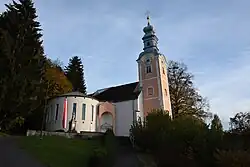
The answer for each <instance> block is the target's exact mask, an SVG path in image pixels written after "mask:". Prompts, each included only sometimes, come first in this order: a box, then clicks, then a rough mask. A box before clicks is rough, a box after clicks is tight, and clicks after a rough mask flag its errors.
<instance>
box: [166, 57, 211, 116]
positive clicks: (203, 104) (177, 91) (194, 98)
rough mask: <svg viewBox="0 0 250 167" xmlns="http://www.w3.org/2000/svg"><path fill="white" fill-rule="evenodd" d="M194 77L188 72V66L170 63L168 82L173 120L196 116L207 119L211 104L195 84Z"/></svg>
mask: <svg viewBox="0 0 250 167" xmlns="http://www.w3.org/2000/svg"><path fill="white" fill-rule="evenodd" d="M193 78H194V76H193V75H192V74H191V73H189V72H188V69H187V66H186V65H185V64H183V63H179V62H175V61H169V62H168V82H169V91H170V100H171V107H172V113H173V118H177V117H178V116H180V115H182V114H185V115H195V116H197V117H199V118H206V117H208V116H209V115H210V114H209V113H208V110H209V104H208V101H207V99H206V98H203V97H202V96H201V95H200V94H199V92H198V91H197V89H195V87H194V84H193Z"/></svg>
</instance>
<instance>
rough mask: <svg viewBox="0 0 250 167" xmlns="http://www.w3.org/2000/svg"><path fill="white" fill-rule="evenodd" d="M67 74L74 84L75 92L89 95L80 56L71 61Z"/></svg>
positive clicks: (66, 70)
mask: <svg viewBox="0 0 250 167" xmlns="http://www.w3.org/2000/svg"><path fill="white" fill-rule="evenodd" d="M65 74H66V76H67V78H68V79H69V81H70V82H71V83H72V86H73V91H79V92H81V93H83V94H85V95H86V94H87V90H86V84H85V79H84V69H83V64H82V61H81V59H80V58H79V57H78V56H74V57H72V58H71V59H70V60H69V64H68V66H67V67H66V68H65Z"/></svg>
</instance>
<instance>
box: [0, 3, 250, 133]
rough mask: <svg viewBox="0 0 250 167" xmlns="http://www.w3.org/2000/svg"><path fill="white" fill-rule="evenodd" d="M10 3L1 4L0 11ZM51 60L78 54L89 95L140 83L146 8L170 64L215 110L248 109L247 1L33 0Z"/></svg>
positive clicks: (231, 112) (249, 16)
mask: <svg viewBox="0 0 250 167" xmlns="http://www.w3.org/2000/svg"><path fill="white" fill-rule="evenodd" d="M8 2H10V0H0V11H3V10H4V9H5V7H4V4H5V3H8ZM34 2H35V6H36V8H37V13H38V20H39V21H40V23H41V26H42V29H43V40H44V43H43V44H44V49H45V53H46V55H47V56H48V57H50V58H52V59H59V60H61V61H62V62H63V64H64V65H67V63H68V60H69V58H71V57H72V56H79V57H80V58H81V59H82V60H83V63H84V70H85V79H86V84H87V89H88V92H89V93H91V92H94V91H95V90H97V89H100V88H105V87H109V86H114V85H120V84H124V83H129V82H134V81H137V80H138V77H137V75H138V74H137V63H136V59H137V58H138V55H139V53H140V52H141V51H142V48H143V44H142V39H141V38H142V36H143V31H142V29H143V27H144V26H146V24H147V21H146V15H145V13H146V11H150V17H151V23H152V25H153V26H154V27H155V29H156V34H157V37H158V38H159V45H158V47H159V49H160V52H161V53H163V54H164V55H165V56H166V57H167V59H169V60H175V61H181V62H183V63H185V64H186V65H187V66H188V70H189V71H190V72H191V73H193V74H194V76H195V86H196V87H197V88H198V89H199V91H200V93H201V95H202V96H204V97H207V98H208V100H209V103H210V110H211V112H213V113H216V114H218V115H219V116H220V118H221V119H222V122H223V125H224V128H227V127H228V121H229V117H232V116H234V114H235V113H237V112H248V111H250V10H249V8H250V1H249V0H209V1H201V0H188V1H187V0H154V1H152V0H136V1H134V0H126V1H122V0H89V1H87V0H72V1H68V0H57V1H56V0H53V1H51V0H34Z"/></svg>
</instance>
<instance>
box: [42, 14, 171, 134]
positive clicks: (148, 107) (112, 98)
mask: <svg viewBox="0 0 250 167" xmlns="http://www.w3.org/2000/svg"><path fill="white" fill-rule="evenodd" d="M147 20H148V23H147V26H146V27H144V29H143V31H144V36H143V38H142V40H143V43H144V47H143V51H142V52H141V53H140V55H139V56H138V58H137V60H136V61H137V63H138V77H139V81H136V82H133V83H128V84H124V85H119V86H113V87H109V88H104V89H100V90H97V91H96V92H94V93H92V94H89V95H84V94H82V93H80V92H71V93H67V94H63V95H60V96H57V97H54V98H51V99H50V100H49V101H48V105H47V112H46V113H47V114H46V123H45V126H46V130H47V131H58V130H64V131H68V130H69V129H72V128H73V129H74V130H75V131H77V132H78V133H81V132H86V131H90V132H105V131H106V130H107V129H113V131H114V134H115V135H117V136H129V130H130V127H131V125H132V124H133V122H135V121H137V120H138V119H139V118H140V119H141V120H144V119H145V117H146V116H147V114H148V113H150V112H151V111H152V109H160V108H161V109H164V110H166V111H167V112H169V115H170V116H172V112H171V104H170V95H169V86H168V78H167V62H166V58H165V56H164V55H163V54H161V53H160V52H159V49H158V46H157V45H158V38H157V36H156V34H155V30H154V27H153V26H152V25H151V24H150V21H149V17H147ZM70 122H71V123H70ZM70 125H71V126H70Z"/></svg>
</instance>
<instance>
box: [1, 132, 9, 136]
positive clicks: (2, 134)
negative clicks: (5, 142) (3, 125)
mask: <svg viewBox="0 0 250 167" xmlns="http://www.w3.org/2000/svg"><path fill="white" fill-rule="evenodd" d="M0 136H8V135H7V134H6V133H3V132H0Z"/></svg>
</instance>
